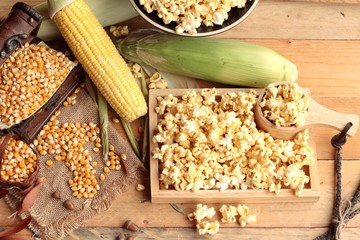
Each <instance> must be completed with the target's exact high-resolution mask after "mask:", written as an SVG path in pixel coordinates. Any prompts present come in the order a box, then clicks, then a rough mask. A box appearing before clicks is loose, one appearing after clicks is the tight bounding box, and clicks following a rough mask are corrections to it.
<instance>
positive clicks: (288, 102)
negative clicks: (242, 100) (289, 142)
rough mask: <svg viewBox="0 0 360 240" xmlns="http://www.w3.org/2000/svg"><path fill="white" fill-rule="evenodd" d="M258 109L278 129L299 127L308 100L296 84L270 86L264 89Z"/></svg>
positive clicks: (304, 114)
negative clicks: (260, 109) (259, 108)
mask: <svg viewBox="0 0 360 240" xmlns="http://www.w3.org/2000/svg"><path fill="white" fill-rule="evenodd" d="M260 107H261V108H262V111H263V114H264V116H265V117H266V118H267V119H269V120H270V121H271V122H273V123H274V124H275V125H276V126H278V127H290V126H296V127H301V126H303V125H304V124H305V116H306V114H307V111H308V108H309V99H308V97H307V96H306V95H305V94H304V91H303V89H302V88H301V87H300V86H299V85H298V84H297V83H292V84H282V85H279V86H277V87H275V86H274V85H272V84H270V85H269V86H268V87H267V88H266V89H265V94H264V97H263V99H262V100H261V103H260Z"/></svg>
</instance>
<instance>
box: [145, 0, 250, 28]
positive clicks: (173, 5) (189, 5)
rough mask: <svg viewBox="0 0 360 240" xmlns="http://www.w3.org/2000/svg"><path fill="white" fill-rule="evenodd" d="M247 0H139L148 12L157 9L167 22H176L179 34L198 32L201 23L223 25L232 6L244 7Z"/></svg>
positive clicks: (159, 15)
mask: <svg viewBox="0 0 360 240" xmlns="http://www.w3.org/2000/svg"><path fill="white" fill-rule="evenodd" d="M246 2H247V0H221V1H219V0H206V1H204V0H139V3H140V5H142V6H143V7H144V9H145V10H146V11H147V12H148V13H152V12H153V11H156V13H157V16H158V17H159V18H160V19H162V20H163V22H164V23H165V24H170V23H172V22H176V24H177V26H176V27H175V31H176V32H177V33H179V34H181V33H184V32H186V33H189V34H196V33H197V30H196V29H197V28H199V27H200V26H201V25H205V26H208V27H209V26H214V24H215V25H222V24H223V23H224V21H225V20H226V19H228V12H230V10H231V9H232V8H235V7H236V8H243V7H244V6H245V4H246Z"/></svg>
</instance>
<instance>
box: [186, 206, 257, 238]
mask: <svg viewBox="0 0 360 240" xmlns="http://www.w3.org/2000/svg"><path fill="white" fill-rule="evenodd" d="M219 212H220V213H221V222H222V223H236V222H238V223H239V224H240V226H241V227H245V226H246V224H251V223H255V222H256V215H255V214H252V215H251V214H250V210H249V208H248V207H247V206H246V205H242V204H239V205H238V206H237V207H236V206H232V205H229V206H227V205H225V204H224V205H222V206H221V207H220V209H219ZM215 214H216V212H215V209H214V208H212V207H211V208H209V207H208V206H207V205H202V204H200V203H199V204H197V206H196V210H195V211H194V212H192V213H189V214H188V215H187V217H188V219H189V220H190V221H196V228H197V229H198V232H199V234H200V235H205V234H210V235H214V234H216V233H217V232H218V231H219V228H220V222H219V221H218V220H212V218H213V217H214V216H215ZM237 218H238V219H237Z"/></svg>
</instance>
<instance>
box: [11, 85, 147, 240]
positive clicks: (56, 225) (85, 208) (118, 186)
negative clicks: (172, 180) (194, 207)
mask: <svg viewBox="0 0 360 240" xmlns="http://www.w3.org/2000/svg"><path fill="white" fill-rule="evenodd" d="M60 110H61V114H60V116H58V118H57V119H58V120H59V121H60V125H61V124H62V123H65V122H79V123H89V122H94V123H97V124H98V126H99V117H98V110H97V105H96V103H95V102H94V101H93V100H92V98H91V97H90V95H89V94H88V93H87V91H86V90H84V89H82V90H81V91H80V92H79V93H78V95H77V103H76V104H75V105H72V106H67V107H64V106H62V107H61V108H60ZM109 141H110V144H112V145H114V147H115V152H116V153H117V154H121V153H125V154H126V155H127V160H126V161H124V164H125V166H126V174H125V172H124V170H123V169H121V170H111V171H110V173H108V174H106V179H105V180H104V181H100V180H98V183H99V185H100V190H99V191H98V193H97V194H96V195H95V197H94V198H92V199H85V198H81V199H77V198H75V197H73V196H72V191H71V189H70V187H69V185H68V183H67V182H68V180H69V179H72V178H73V176H72V172H71V171H70V170H69V169H68V168H67V167H66V166H65V164H64V162H63V161H56V160H53V162H54V164H53V165H52V166H51V167H49V166H47V165H46V161H47V160H49V159H54V157H55V155H46V156H40V157H39V164H40V171H39V177H45V178H46V183H45V185H44V186H43V187H42V189H41V191H40V194H39V195H38V197H37V199H36V201H35V203H34V205H33V206H32V208H31V209H30V210H29V212H26V213H24V214H21V215H20V217H21V218H25V217H26V216H27V215H28V214H30V215H31V217H32V219H33V220H32V221H31V223H30V225H29V229H31V230H32V231H33V232H34V233H35V234H36V235H37V236H38V237H39V238H41V239H46V240H51V239H62V238H64V237H66V236H67V235H68V234H69V233H70V232H71V231H73V230H75V229H76V228H78V227H79V226H81V225H82V224H83V223H84V221H85V220H87V219H90V218H91V217H93V216H94V215H95V214H97V213H99V212H101V211H104V210H106V209H108V208H109V207H110V205H111V202H112V200H113V199H114V198H115V197H118V196H119V195H120V194H121V193H123V192H124V191H126V190H127V188H128V186H129V185H130V184H131V183H133V182H134V181H135V180H136V179H137V177H138V176H139V174H140V173H141V166H142V164H141V162H140V160H139V159H138V158H137V157H136V155H135V154H134V152H133V151H132V149H131V148H130V147H129V144H128V143H127V142H126V141H125V140H124V139H123V138H122V137H121V136H120V135H119V134H118V133H117V131H116V129H115V127H114V126H113V125H112V123H109ZM93 147H94V143H87V144H86V145H85V148H87V149H89V152H91V155H92V158H93V161H97V162H98V165H97V167H95V169H96V177H97V179H99V175H100V174H101V173H103V168H104V160H103V158H102V154H101V151H100V152H99V153H97V154H96V153H95V152H94V151H92V149H93ZM101 150H102V149H101ZM51 156H52V157H51ZM54 191H58V192H60V193H61V199H54V198H53V197H52V196H51V195H52V193H53V192H54ZM19 199H20V198H19V197H18V196H17V195H16V192H14V191H12V192H10V194H8V195H7V197H6V202H7V204H8V205H9V206H10V208H11V209H12V210H13V211H14V212H15V211H16V207H17V206H18V204H19ZM67 199H71V200H72V202H73V203H74V205H75V210H73V211H71V210H68V209H66V208H65V207H64V206H63V202H64V201H65V200H67Z"/></svg>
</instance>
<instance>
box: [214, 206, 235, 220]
mask: <svg viewBox="0 0 360 240" xmlns="http://www.w3.org/2000/svg"><path fill="white" fill-rule="evenodd" d="M219 211H220V212H221V214H222V218H221V222H223V223H234V222H236V216H237V215H239V213H238V211H237V208H236V207H234V206H231V205H230V206H226V205H222V206H221V208H220V210H219Z"/></svg>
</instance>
